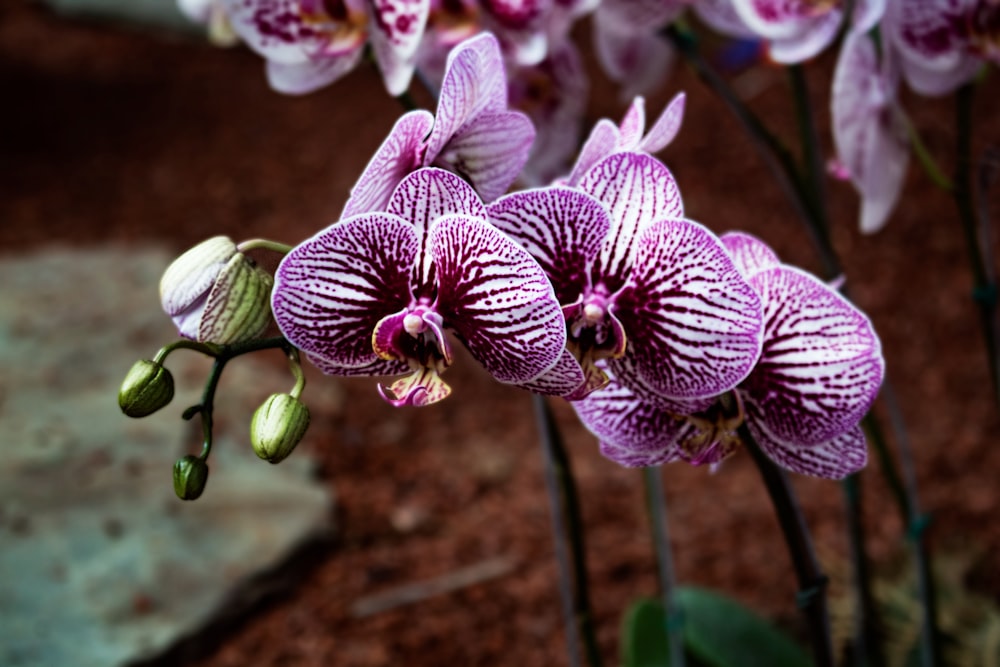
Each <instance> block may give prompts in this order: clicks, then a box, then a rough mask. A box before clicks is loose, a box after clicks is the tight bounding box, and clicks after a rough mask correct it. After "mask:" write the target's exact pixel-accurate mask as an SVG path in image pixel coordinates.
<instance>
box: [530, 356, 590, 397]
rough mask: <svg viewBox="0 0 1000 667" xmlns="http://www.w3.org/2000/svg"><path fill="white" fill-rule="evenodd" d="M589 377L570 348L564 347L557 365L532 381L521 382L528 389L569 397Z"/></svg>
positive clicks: (549, 394)
mask: <svg viewBox="0 0 1000 667" xmlns="http://www.w3.org/2000/svg"><path fill="white" fill-rule="evenodd" d="M586 382H587V377H586V376H585V375H584V373H583V369H582V368H581V367H580V362H578V361H577V360H576V357H574V356H573V355H572V354H570V352H569V350H566V349H563V352H562V355H560V357H559V361H557V362H556V365H555V366H553V367H552V368H550V369H549V370H547V371H545V372H544V373H542V374H541V375H540V376H538V377H537V378H536V379H534V380H531V381H530V382H524V383H521V385H520V386H521V388H522V389H527V390H528V391H532V392H534V393H536V394H542V395H543V396H563V397H569V396H570V395H572V394H574V393H575V392H576V391H577V390H578V389H579V388H580V387H581V386H583V385H585V384H586Z"/></svg>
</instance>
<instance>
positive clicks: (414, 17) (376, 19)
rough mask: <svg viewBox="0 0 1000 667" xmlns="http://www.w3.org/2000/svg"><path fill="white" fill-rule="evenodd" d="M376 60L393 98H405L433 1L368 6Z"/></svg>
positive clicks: (385, 0) (395, 0)
mask: <svg viewBox="0 0 1000 667" xmlns="http://www.w3.org/2000/svg"><path fill="white" fill-rule="evenodd" d="M368 6H369V7H370V11H371V13H372V23H373V29H372V30H371V31H370V40H371V44H372V50H373V51H374V52H375V61H376V62H377V63H378V67H379V70H380V71H381V72H382V80H383V81H384V82H385V87H386V90H388V91H389V94H390V95H402V94H403V93H404V92H406V89H407V88H409V86H410V79H411V78H412V77H413V71H414V69H415V68H416V63H417V47H418V46H420V40H421V38H422V37H423V36H424V28H425V27H426V26H427V17H428V16H429V15H430V9H431V1H430V0H378V2H370V3H368Z"/></svg>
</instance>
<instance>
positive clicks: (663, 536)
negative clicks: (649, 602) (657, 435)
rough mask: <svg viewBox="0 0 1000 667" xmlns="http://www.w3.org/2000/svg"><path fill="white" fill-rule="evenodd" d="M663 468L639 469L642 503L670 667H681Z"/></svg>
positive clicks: (680, 634) (680, 616)
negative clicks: (646, 513)
mask: <svg viewBox="0 0 1000 667" xmlns="http://www.w3.org/2000/svg"><path fill="white" fill-rule="evenodd" d="M662 475H663V471H662V469H661V468H660V467H659V466H656V467H646V468H643V469H642V479H643V482H644V486H645V489H646V505H647V507H648V509H649V523H650V532H651V533H652V535H653V548H654V550H655V552H656V569H657V574H658V575H659V579H660V597H661V598H662V600H663V609H664V610H665V611H666V614H667V615H666V625H667V627H666V636H667V638H668V640H669V648H670V667H685V664H686V662H685V657H684V633H683V628H684V617H683V614H682V612H681V608H680V605H678V604H677V598H676V596H675V595H674V592H675V591H676V590H677V579H676V577H675V575H674V562H673V556H672V554H671V549H670V534H669V531H668V528H667V495H666V493H664V490H663V476H662Z"/></svg>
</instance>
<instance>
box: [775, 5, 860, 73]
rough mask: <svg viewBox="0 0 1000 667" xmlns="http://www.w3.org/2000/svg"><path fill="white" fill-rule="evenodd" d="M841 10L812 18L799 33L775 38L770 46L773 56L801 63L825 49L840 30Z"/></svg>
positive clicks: (786, 62)
mask: <svg viewBox="0 0 1000 667" xmlns="http://www.w3.org/2000/svg"><path fill="white" fill-rule="evenodd" d="M841 18H842V16H841V12H840V11H839V10H838V11H830V12H828V13H826V14H824V15H822V16H818V17H816V18H814V19H812V20H810V21H809V22H808V23H807V25H806V26H804V29H803V30H802V31H801V32H800V33H799V34H797V35H794V36H792V37H788V38H774V39H773V40H772V41H771V44H770V46H769V47H768V53H769V54H770V56H771V58H772V59H773V60H774V61H775V62H778V63H784V64H788V65H794V64H796V63H801V62H803V61H805V60H808V59H809V58H812V57H813V56H815V55H817V54H818V53H819V52H820V51H822V50H823V49H825V48H826V47H827V46H829V45H830V43H831V42H832V41H833V40H834V38H835V37H836V36H837V31H839V30H840V21H841Z"/></svg>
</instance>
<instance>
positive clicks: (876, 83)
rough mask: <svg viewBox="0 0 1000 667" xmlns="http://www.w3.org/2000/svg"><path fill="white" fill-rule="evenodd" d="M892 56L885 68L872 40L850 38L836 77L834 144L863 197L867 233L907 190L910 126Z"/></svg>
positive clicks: (885, 54)
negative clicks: (898, 89) (908, 128)
mask: <svg viewBox="0 0 1000 667" xmlns="http://www.w3.org/2000/svg"><path fill="white" fill-rule="evenodd" d="M893 65H894V63H893V54H892V51H891V50H883V53H882V61H881V63H880V62H879V58H878V55H877V53H876V50H875V44H874V43H873V42H872V39H871V37H869V36H868V35H862V34H853V35H848V37H847V38H846V39H845V40H844V44H843V46H841V50H840V56H839V58H838V60H837V68H836V70H835V71H834V75H833V94H832V96H831V97H832V107H833V109H832V115H833V139H834V144H835V145H836V147H837V154H838V158H839V159H838V163H839V165H840V166H841V167H842V168H843V171H844V172H846V176H847V177H848V178H850V179H851V181H852V182H853V183H854V186H855V187H856V188H857V189H858V192H860V194H861V215H860V221H861V231H862V232H865V233H872V232H876V231H878V230H879V229H881V228H882V227H883V226H884V225H885V223H886V220H888V218H889V214H890V213H891V212H892V209H893V207H894V206H895V205H896V201H897V200H898V199H899V193H900V191H901V190H902V188H903V179H904V177H905V176H906V167H907V161H908V158H909V138H908V136H907V128H906V123H907V121H906V120H905V118H904V117H903V112H902V110H901V109H900V108H899V103H898V102H897V100H896V92H897V88H898V83H899V76H898V73H897V71H896V69H895V67H894V66H893Z"/></svg>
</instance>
